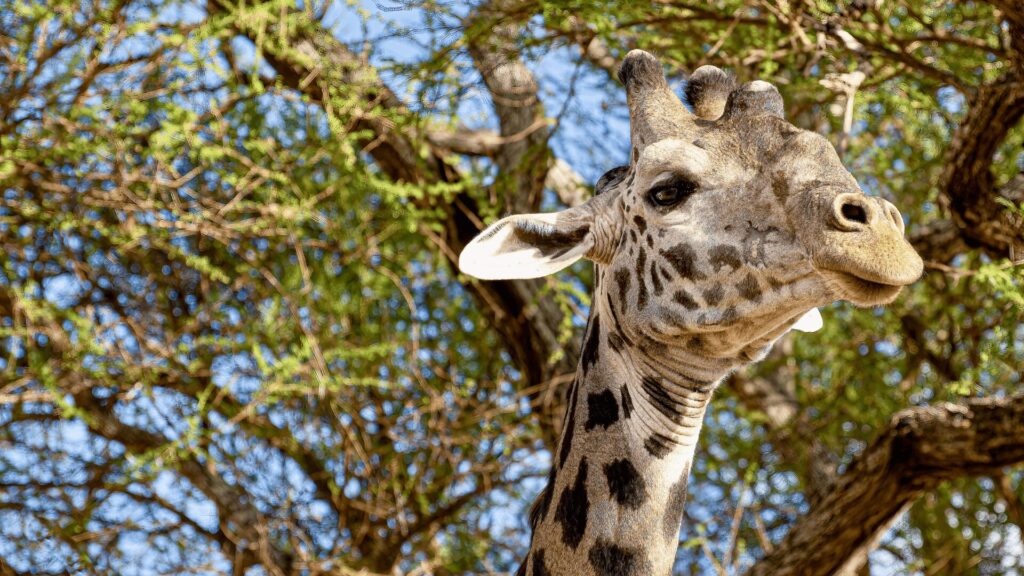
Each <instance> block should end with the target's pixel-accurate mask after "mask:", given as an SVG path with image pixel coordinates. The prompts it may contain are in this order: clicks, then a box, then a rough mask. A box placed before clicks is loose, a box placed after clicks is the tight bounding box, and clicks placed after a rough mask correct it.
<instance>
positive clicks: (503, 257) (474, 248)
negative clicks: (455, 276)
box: [459, 207, 594, 280]
mask: <svg viewBox="0 0 1024 576" xmlns="http://www.w3.org/2000/svg"><path fill="white" fill-rule="evenodd" d="M581 208H582V207H578V208H570V209H568V210H563V211H562V212H554V213H550V214H520V215H516V216H508V217H506V218H502V219H501V220H498V221H497V222H495V223H494V224H491V225H490V226H488V227H487V229H486V230H484V231H483V232H481V233H480V234H479V235H478V236H477V237H476V238H474V239H473V241H472V242H470V243H469V244H468V245H466V247H465V249H463V250H462V254H460V255H459V269H460V270H462V272H464V273H465V274H469V275H470V276H475V277H477V278H480V279H483V280H509V279H512V278H540V277H541V276H547V275H548V274H554V273H555V272H558V271H559V270H561V269H563V268H566V267H567V266H569V265H571V264H572V263H573V262H576V261H577V260H579V259H580V258H582V257H584V256H585V255H586V254H587V252H589V251H590V249H591V248H593V247H594V238H593V236H592V235H591V233H590V228H591V224H592V217H591V215H590V212H589V211H587V210H583V209H581Z"/></svg>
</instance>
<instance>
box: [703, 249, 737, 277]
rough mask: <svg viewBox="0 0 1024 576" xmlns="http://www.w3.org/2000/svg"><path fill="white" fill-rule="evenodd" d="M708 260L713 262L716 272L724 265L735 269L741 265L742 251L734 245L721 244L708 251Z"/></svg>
mask: <svg viewBox="0 0 1024 576" xmlns="http://www.w3.org/2000/svg"><path fill="white" fill-rule="evenodd" d="M708 260H709V261H710V262H711V266H712V268H714V269H715V272H718V271H719V270H721V268H722V266H730V267H731V268H732V269H733V270H738V269H739V267H740V251H739V250H737V249H736V248H735V247H733V246H726V245H724V244H719V245H718V246H715V247H714V248H712V249H711V251H710V252H709V253H708Z"/></svg>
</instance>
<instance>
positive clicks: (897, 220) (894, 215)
mask: <svg viewBox="0 0 1024 576" xmlns="http://www.w3.org/2000/svg"><path fill="white" fill-rule="evenodd" d="M886 209H887V211H888V212H889V218H891V219H892V223H893V224H895V225H896V229H897V230H899V231H900V233H901V234H902V233H903V231H904V224H903V215H901V214H900V211H899V210H897V209H896V207H895V206H893V205H892V204H889V203H886Z"/></svg>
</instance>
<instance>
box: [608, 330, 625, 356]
mask: <svg viewBox="0 0 1024 576" xmlns="http://www.w3.org/2000/svg"><path fill="white" fill-rule="evenodd" d="M608 346H609V347H610V348H611V349H612V350H613V351H615V352H622V349H623V348H624V347H625V346H626V343H625V342H624V341H623V340H622V336H619V334H618V332H615V331H614V330H612V331H609V332H608Z"/></svg>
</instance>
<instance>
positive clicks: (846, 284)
mask: <svg viewBox="0 0 1024 576" xmlns="http://www.w3.org/2000/svg"><path fill="white" fill-rule="evenodd" d="M819 272H820V273H821V276H822V278H824V279H825V283H826V284H827V285H828V287H829V288H830V289H831V290H832V292H833V293H834V294H835V295H836V297H837V298H838V299H840V300H846V301H848V302H850V303H851V304H853V305H855V306H860V307H862V308H868V307H871V306H884V305H885V304H888V303H890V302H892V301H893V300H895V299H896V297H897V296H899V294H900V291H901V290H903V286H900V285H894V284H883V283H881V282H875V281H873V280H865V279H864V278H861V277H859V276H855V275H853V274H850V273H848V272H840V271H838V270H819Z"/></svg>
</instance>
